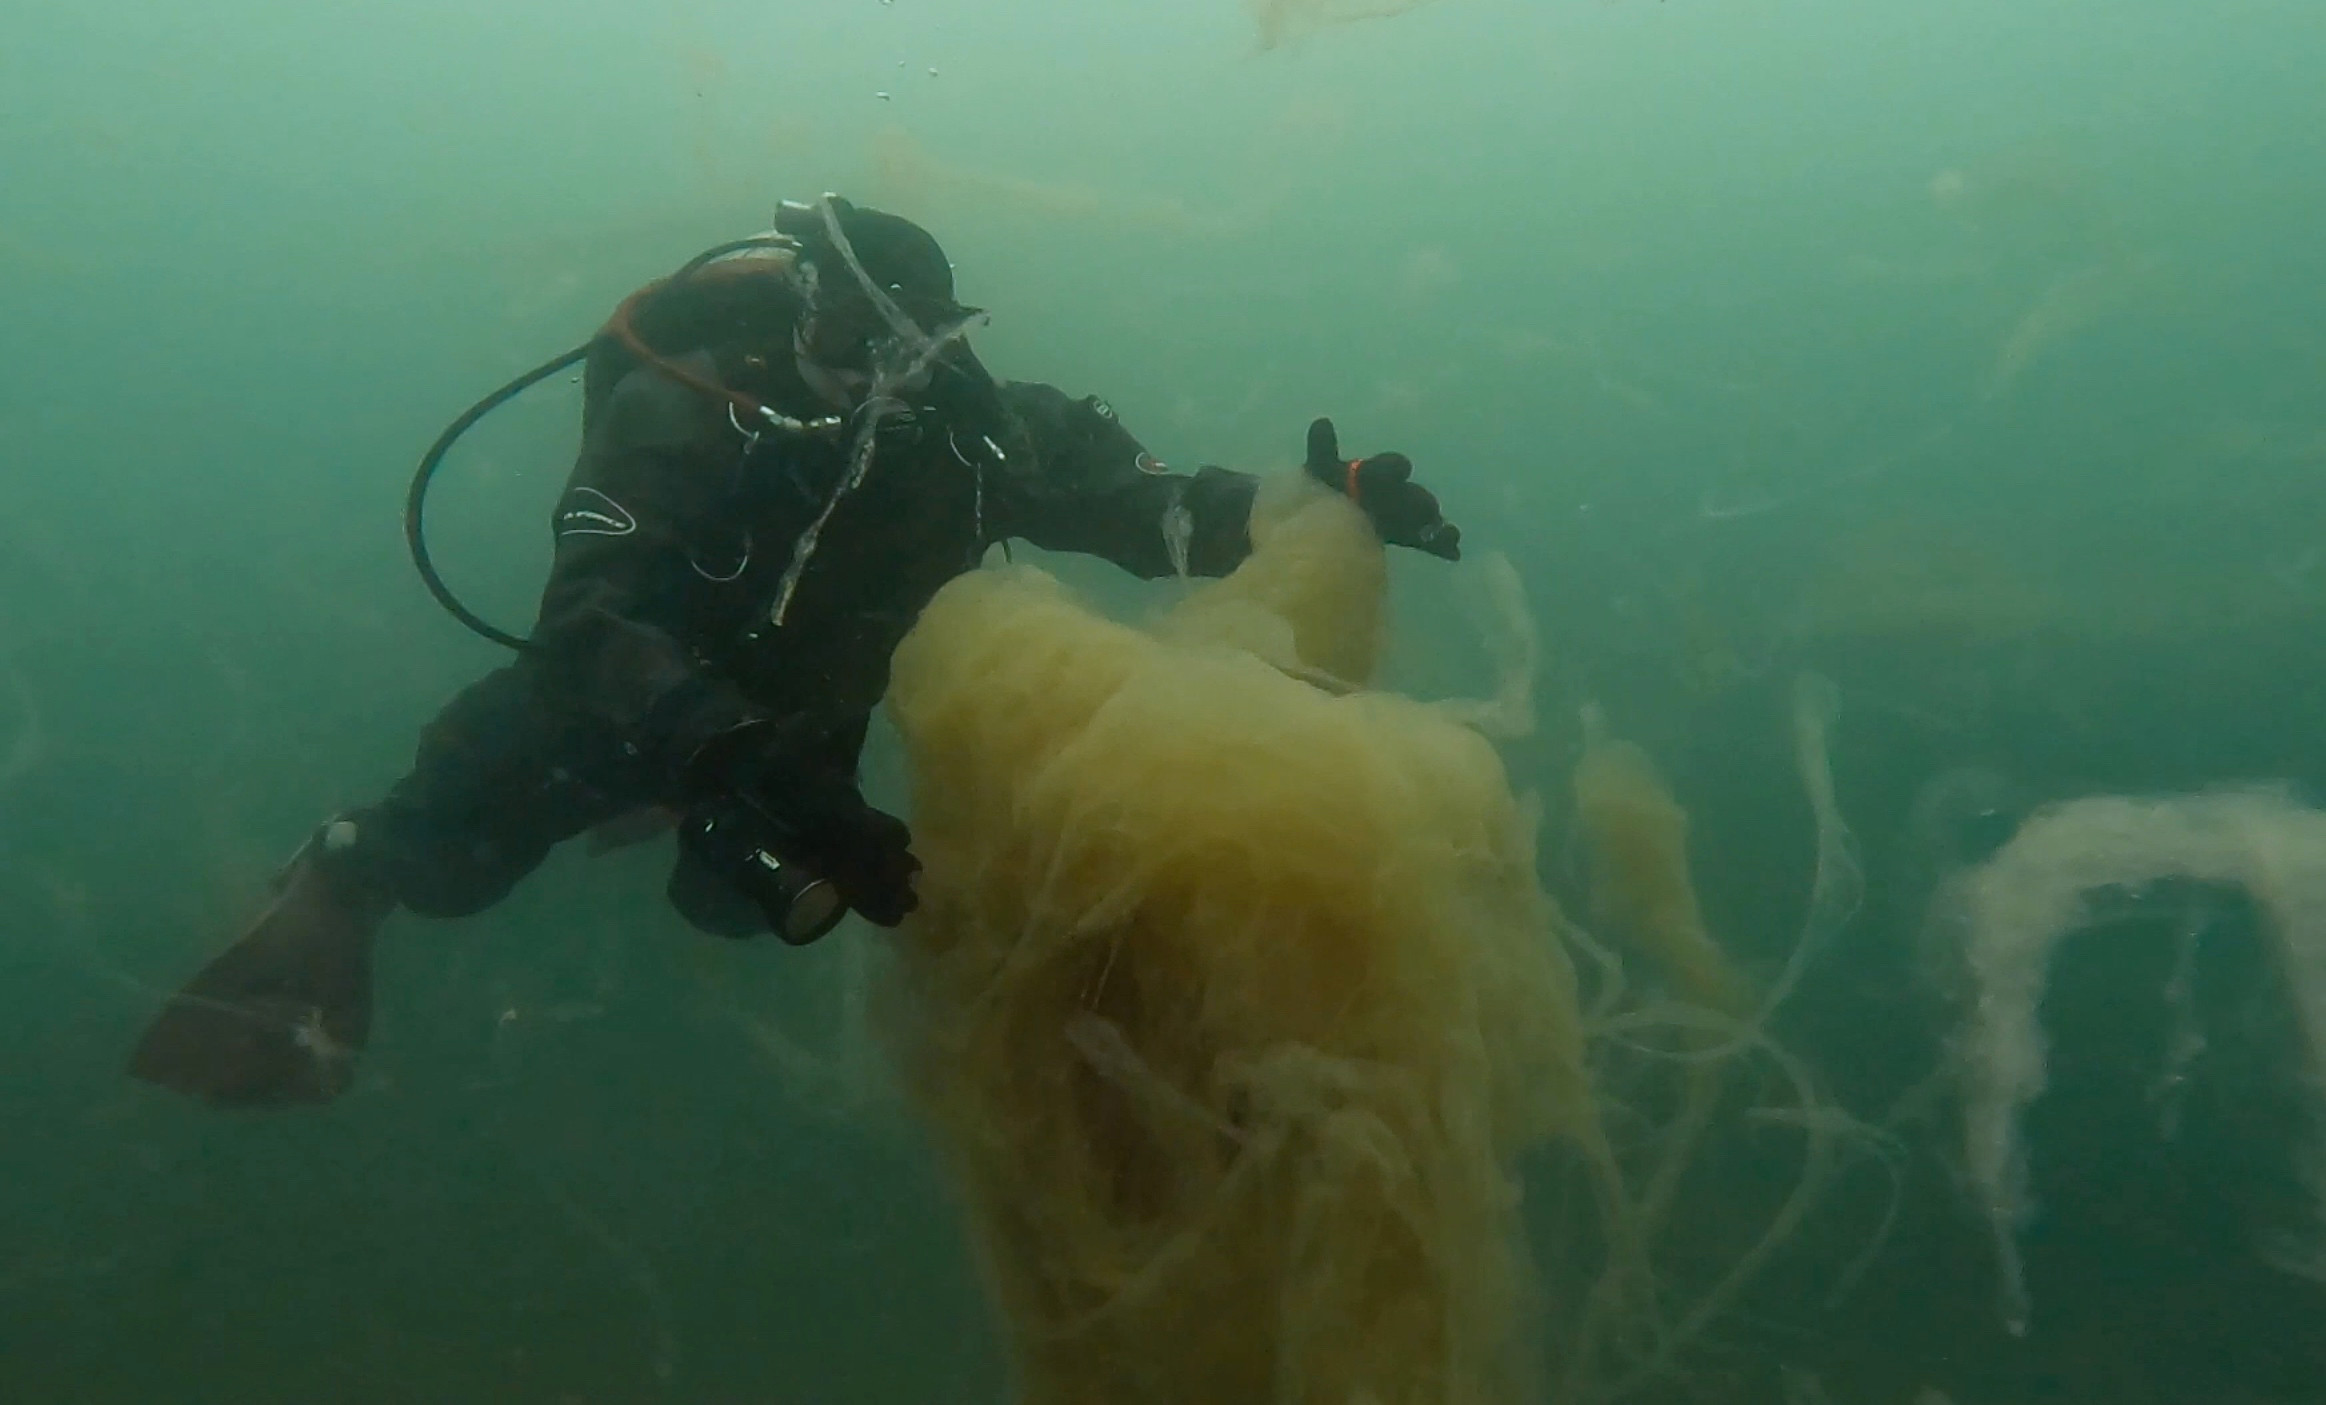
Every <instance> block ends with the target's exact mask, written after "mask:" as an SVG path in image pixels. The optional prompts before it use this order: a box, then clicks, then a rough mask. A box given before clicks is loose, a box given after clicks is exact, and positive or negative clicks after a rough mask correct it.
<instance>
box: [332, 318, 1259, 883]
mask: <svg viewBox="0 0 2326 1405" xmlns="http://www.w3.org/2000/svg"><path fill="white" fill-rule="evenodd" d="M722 296H727V297H731V298H734V299H736V300H737V306H738V307H740V308H742V311H741V312H740V313H739V314H738V315H737V316H736V317H734V318H733V319H731V320H722V319H720V318H713V319H711V323H712V325H713V327H714V329H715V331H716V332H717V333H721V334H714V335H711V336H709V337H696V338H692V339H689V340H686V341H680V342H678V343H676V344H675V345H673V344H672V343H670V342H668V341H662V342H658V343H657V349H658V350H659V351H660V353H661V354H662V355H664V356H666V357H669V358H670V359H671V360H672V361H673V362H674V363H675V364H677V365H679V366H681V367H683V368H684V369H685V370H686V371H688V372H691V373H692V374H694V375H695V376H697V377H698V378H701V379H705V380H712V381H715V382H717V383H720V384H724V385H726V386H730V387H735V388H738V389H744V390H747V391H748V392H749V393H751V394H753V395H755V396H757V397H759V398H760V399H761V400H763V401H764V402H766V403H768V404H770V405H773V406H775V407H776V408H778V409H780V410H783V411H785V412H786V413H789V414H792V415H795V416H799V417H801V418H803V419H804V418H808V417H811V416H814V415H817V414H821V413H828V411H826V410H825V409H824V408H823V407H822V406H821V405H819V404H818V403H816V402H815V401H814V400H813V399H812V397H811V396H809V395H808V393H807V391H806V388H805V387H804V385H802V384H801V383H800V382H799V379H798V375H797V372H796V370H794V369H793V366H792V356H791V345H792V343H791V338H790V333H789V318H790V317H791V316H792V315H794V314H795V313H796V308H795V307H794V306H793V305H792V304H791V303H790V302H789V296H790V295H789V294H788V292H787V291H786V290H785V289H784V288H783V287H782V286H781V285H779V284H777V283H776V282H774V281H773V280H760V279H753V280H749V282H748V285H746V284H745V283H744V281H743V280H736V285H735V286H734V287H732V288H730V289H728V290H727V291H726V292H724V293H723V294H722ZM682 352H683V353H684V354H680V353H682ZM589 380H590V385H589V388H588V390H587V392H586V396H585V398H586V404H587V408H586V409H585V412H584V433H583V445H582V450H581V454H580V457H579V459H578V461H577V462H576V464H575V466H574V470H573V475H572V477H571V479H570V480H569V481H568V483H567V486H566V490H565V492H564V494H563V496H562V497H561V498H560V499H559V501H558V504H557V506H556V509H555V511H554V513H553V519H552V528H553V530H554V531H555V533H556V541H557V551H556V560H555V565H554V567H553V568H552V571H551V575H550V579H549V583H548V587H547V589H546V591H545V592H544V595H543V598H542V604H541V613H540V617H539V620H538V622H537V624H536V625H535V628H534V632H533V640H534V644H535V648H534V649H533V650H532V651H530V652H528V653H527V654H525V655H524V656H522V657H521V658H520V660H519V661H518V662H516V663H514V664H512V665H510V666H509V667H507V668H503V669H501V670H499V671H498V672H495V673H492V674H490V675H488V676H486V677H485V678H483V679H481V680H479V681H478V682H477V683H475V684H473V685H471V686H470V687H469V688H468V689H467V690H465V691H464V692H462V693H461V694H460V695H459V696H458V697H457V698H455V699H454V700H453V702H452V703H451V705H450V706H448V707H447V708H446V709H445V710H444V711H443V713H442V714H440V715H439V716H438V717H437V718H436V720H435V721H434V722H433V723H431V724H430V726H429V727H428V728H427V729H426V731H425V732H424V734H423V735H422V737H421V740H420V745H419V754H418V758H417V760H416V762H415V764H414V767H413V770H412V772H411V774H410V775H409V776H407V777H406V778H405V779H404V780H403V781H401V782H399V783H398V784H397V785H396V786H395V788H394V789H393V790H392V791H391V792H390V793H389V795H388V796H387V797H386V798H385V799H384V800H383V801H381V802H380V803H379V804H378V805H375V806H372V807H370V808H368V809H365V810H361V811H357V812H356V813H355V814H353V815H352V816H350V817H349V818H351V819H353V820H354V821H355V822H356V825H357V834H358V836H359V837H358V840H357V842H356V843H355V845H354V846H353V847H352V849H350V850H349V851H348V852H346V853H344V854H339V855H334V856H333V857H334V859H335V861H336V862H337V863H338V864H340V865H343V866H345V867H346V868H349V869H352V870H353V871H354V872H355V873H356V874H357V875H360V877H361V878H362V879H363V880H364V881H366V882H367V883H368V884H370V885H372V886H374V887H376V888H380V889H384V890H385V892H386V893H388V894H391V895H392V896H393V897H394V898H395V900H396V901H398V902H399V903H401V904H402V905H404V906H406V907H409V908H411V909H413V910H415V911H417V912H421V913H424V914H427V915H430V916H439V917H450V916H459V915H463V914H466V913H471V912H475V911H478V910H480V909H482V908H484V907H487V906H489V905H491V904H493V903H494V902H497V901H499V900H500V898H502V897H503V896H504V895H505V894H507V893H508V891H509V890H510V888H511V887H512V886H514V885H515V884H516V882H517V881H518V880H519V879H520V878H522V877H523V876H524V875H525V874H527V873H529V872H530V871H532V869H533V868H534V867H535V866H537V865H538V864H539V863H540V862H541V860H542V859H543V858H544V857H545V856H546V855H547V854H548V852H549V850H550V849H551V847H553V846H554V845H556V844H557V843H559V842H561V841H563V840H565V839H569V838H572V837H573V836H575V835H577V834H579V833H581V832H583V831H585V830H588V829H590V828H592V827H594V826H596V825H598V824H601V823H603V822H606V821H608V820H611V819H614V818H616V817H619V816H621V815H624V814H627V813H630V812H632V811H635V810H638V809H641V808H643V807H647V806H651V805H656V804H671V803H675V802H676V800H677V798H678V797H677V796H676V795H675V794H674V786H675V784H676V777H677V775H678V773H679V770H680V768H681V767H682V766H683V765H684V764H685V762H686V761H687V759H688V758H689V757H690V756H692V755H693V754H695V752H696V751H697V750H698V748H700V747H702V746H703V745H704V744H705V743H706V742H708V741H709V740H711V739H712V738H715V737H719V736H721V735H723V734H725V733H728V732H730V731H732V730H733V729H735V728H737V727H738V726H741V725H744V724H747V723H750V722H752V721H754V720H757V719H770V720H773V721H775V722H777V723H781V724H784V725H783V727H782V729H781V730H782V732H783V734H784V735H786V736H789V737H793V738H795V739H798V744H800V745H803V746H806V747H809V748H811V749H814V750H816V751H817V752H818V753H819V754H818V756H817V759H818V760H819V761H821V762H823V763H825V764H827V765H831V766H835V767H837V768H839V769H841V770H842V771H843V772H844V773H846V774H853V773H854V768H855V763H856V756H857V752H858V750H859V749H860V747H861V746H862V743H863V739H864V735H865V729H866V726H867V724H868V721H869V718H870V714H871V710H872V708H873V707H874V706H875V705H877V704H878V702H879V700H880V697H881V694H882V693H883V692H884V691H885V690H886V688H887V685H888V674H889V659H890V655H891V653H892V652H893V651H894V650H895V648H896V645H897V643H898V641H899V640H900V639H902V638H903V636H904V634H905V632H906V630H908V629H909V628H910V627H911V626H912V624H913V621H914V619H915V617H916V616H917V615H918V614H919V613H920V611H921V609H922V607H923V606H924V605H926V604H927V603H928V601H929V599H930V597H931V596H933V595H934V594H935V593H936V592H937V590H938V588H939V587H941V586H942V585H944V584H945V583H946V582H947V581H948V580H950V579H952V578H953V577H954V576H955V575H958V574H960V573H961V572H963V571H966V570H969V569H971V568H973V567H975V566H976V565H977V564H978V563H979V561H981V560H982V559H983V557H984V556H985V554H986V551H987V549H988V548H989V547H990V546H992V545H993V544H995V543H997V542H1007V541H1009V540H1012V539H1017V540H1022V541H1026V542H1030V543H1032V544H1034V545H1037V546H1040V547H1045V548H1049V549H1053V550H1063V551H1076V552H1086V553H1091V554H1094V555H1098V556H1103V557H1105V558H1107V559H1108V560H1111V561H1113V562H1115V563H1117V564H1119V565H1121V566H1123V567H1124V568H1126V569H1128V570H1130V571H1132V572H1134V573H1136V574H1138V575H1140V576H1144V577H1157V576H1162V575H1166V574H1169V573H1171V572H1172V571H1173V570H1174V568H1175V562H1174V558H1173V550H1172V546H1171V539H1172V536H1173V535H1174V534H1177V535H1178V536H1179V537H1180V540H1181V542H1182V544H1183V550H1184V561H1185V566H1186V568H1187V569H1188V570H1189V571H1190V572H1192V573H1195V574H1200V575H1221V574H1225V573H1226V572H1227V571H1229V570H1231V569H1233V568H1234V566H1235V565H1236V564H1237V562H1239V561H1241V560H1242V559H1243V558H1244V556H1245V555H1246V554H1247V553H1248V552H1249V550H1250V545H1249V539H1248V537H1247V532H1246V529H1247V521H1248V518H1249V514H1250V509H1251V504H1252V497H1253V491H1254V480H1253V479H1251V478H1250V477H1248V476H1246V475H1243V474H1239V473H1232V472H1229V471H1227V470H1224V469H1218V468H1204V469H1202V470H1201V471H1200V472H1197V473H1195V474H1192V475H1183V474H1173V473H1168V472H1165V471H1163V469H1162V467H1161V465H1159V464H1157V463H1156V462H1155V460H1154V459H1153V458H1152V457H1150V456H1149V455H1148V454H1147V453H1146V451H1145V450H1144V449H1143V448H1142V447H1141V445H1140V444H1139V443H1138V441H1137V440H1135V439H1133V438H1132V437H1131V435H1130V434H1129V432H1128V431H1126V430H1125V429H1124V428H1123V427H1122V425H1121V424H1120V423H1118V422H1117V421H1116V419H1115V416H1114V413H1113V411H1112V410H1111V409H1109V408H1108V407H1107V405H1106V404H1105V403H1104V402H1102V401H1100V400H1097V399H1095V398H1094V399H1082V400H1076V399H1072V398H1070V397H1068V396H1067V395H1066V394H1064V393H1063V392H1061V391H1058V390H1056V389H1053V388H1051V387H1050V386H1047V385H1038V384H1009V383H1003V384H1000V385H998V386H993V385H991V383H986V384H987V385H988V390H987V392H986V393H985V394H983V395H982V396H979V397H975V400H974V403H972V404H968V405H965V406H958V407H952V408H948V407H947V406H943V405H914V406H912V408H911V409H910V410H909V411H908V412H907V413H906V414H903V415H899V416H896V417H894V418H892V419H891V420H889V421H887V422H886V423H885V424H884V427H883V428H882V430H881V431H880V434H879V438H878V449H877V452H876V453H875V454H874V456H873V459H872V466H871V469H870V472H869V473H868V474H867V475H866V476H865V478H864V479H863V481H862V482H861V483H860V484H859V485H858V486H857V487H856V488H855V489H854V490H853V491H851V492H849V493H847V494H845V495H844V496H842V497H840V499H839V501H838V504H837V506H836V507H834V508H833V509H832V511H831V514H830V517H829V519H828V520H827V521H826V522H825V523H824V525H823V527H822V529H821V532H820V534H819V535H818V536H817V539H816V543H815V545H814V548H813V551H812V553H810V554H809V555H808V562H807V565H806V566H805V568H804V570H803V571H802V572H801V573H800V575H799V577H798V580H797V584H796V590H795V592H794V594H793V595H792V597H791V599H790V602H789V604H788V606H787V608H786V610H785V611H784V615H783V620H782V622H781V623H780V624H777V623H774V622H773V621H772V620H771V614H772V607H773V605H774V602H775V600H776V598H777V595H778V593H779V590H780V588H781V583H782V581H783V579H784V576H785V574H786V571H787V568H789V567H790V566H791V564H792V562H793V557H794V555H795V553H796V552H798V551H799V550H800V548H801V546H802V544H803V534H805V533H806V532H807V530H808V528H809V526H810V524H811V523H813V522H814V521H815V520H816V519H817V516H818V514H820V513H822V512H823V511H824V509H825V507H826V504H827V503H828V502H830V501H831V500H832V498H833V495H834V492H835V489H836V488H837V486H838V484H839V482H840V480H841V478H842V477H843V475H844V474H845V473H846V471H847V466H848V458H849V443H848V440H849V437H850V436H849V434H847V433H845V432H843V433H839V434H827V435H796V434H787V433H783V432H778V431H769V432H766V433H762V434H760V435H759V436H757V437H756V438H753V437H752V436H750V435H748V434H747V433H746V432H745V430H746V429H748V428H749V424H748V422H747V421H746V420H744V419H742V418H740V417H738V416H735V415H733V414H731V413H730V405H729V403H728V402H727V401H725V400H722V399H719V398H716V397H714V396H713V395H710V394H707V393H705V392H704V391H703V390H702V389H699V388H696V387H690V386H688V385H685V384H683V383H681V381H680V380H678V379H674V378H673V377H671V376H670V375H668V374H667V373H665V372H664V371H661V370H659V369H657V368H655V367H654V366H652V365H651V364H640V363H638V362H637V361H635V360H634V359H631V358H628V357H627V356H626V355H624V354H623V353H621V351H620V349H619V348H618V347H617V346H614V345H613V344H612V343H611V340H610V339H606V338H602V339H601V344H600V347H599V351H598V352H596V353H593V356H592V360H591V365H590V370H589Z"/></svg>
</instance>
